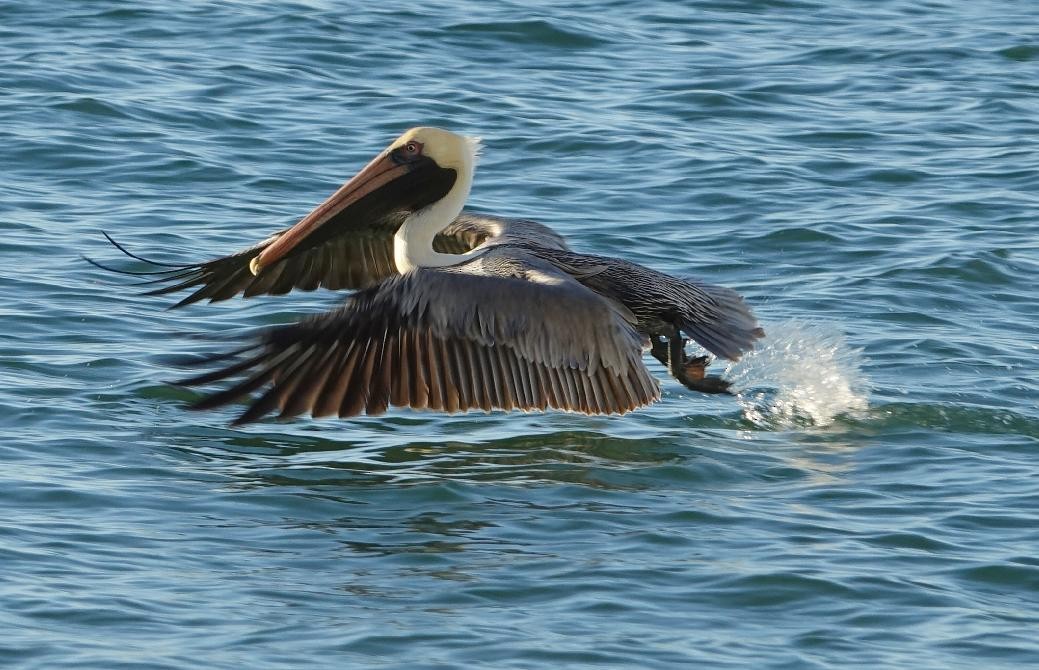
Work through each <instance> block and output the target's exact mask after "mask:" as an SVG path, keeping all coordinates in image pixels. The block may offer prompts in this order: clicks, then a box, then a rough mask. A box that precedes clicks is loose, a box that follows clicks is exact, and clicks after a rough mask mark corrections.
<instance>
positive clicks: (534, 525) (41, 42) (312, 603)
mask: <svg viewBox="0 0 1039 670" xmlns="http://www.w3.org/2000/svg"><path fill="white" fill-rule="evenodd" d="M1037 26H1039V6H1036V5H1034V4H1033V3H1029V2H1011V1H999V0H990V1H982V2H959V1H954V0H935V1H931V2H923V3H922V2H915V1H914V2H911V1H909V0H887V1H881V2H855V1H853V0H837V1H835V2H830V1H826V2H823V1H821V0H819V1H816V0H714V1H711V2H690V3H675V2H667V1H665V0H639V1H636V0H612V1H609V2H595V3H593V2H566V3H550V2H530V1H529V0H528V1H525V2H523V3H519V2H509V3H477V2H465V1H462V0H450V1H447V0H445V1H439V2H437V1H433V2H426V3H402V2H396V1H393V0H391V1H388V2H380V3H363V4H362V3H356V4H355V3H335V2H323V1H320V0H315V1H313V2H304V1H301V2H297V3H291V4H289V3H262V4H261V3H256V4H253V3H245V2H227V3H210V2H190V1H189V2H178V3H137V4H133V3H122V2H86V1H84V2H68V3H56V4H48V3H38V2H30V1H28V0H15V1H13V2H12V1H7V2H0V63H2V67H0V147H2V152H3V154H2V155H3V161H2V164H0V232H2V235H0V314H2V315H3V325H4V328H3V335H2V336H0V381H2V383H0V427H2V433H0V434H2V436H3V439H2V441H0V459H2V461H0V462H2V468H0V509H2V510H3V515H2V519H3V522H2V523H0V566H2V569H0V665H3V666H4V667H12V668H57V667H62V668H65V667H76V668H97V669H101V668H104V669H109V668H201V667H204V668H228V669H231V668H235V669H237V668H304V667H329V668H332V667H335V668H343V667H363V668H409V669H415V668H423V669H425V668H429V669H432V668H436V669H447V668H467V669H468V668H553V669H555V668H564V667H565V668H638V669H646V668H650V669H656V668H686V667H748V668H848V667H865V666H868V667H882V668H894V667H899V668H909V667H912V668H972V669H973V668H999V667H1006V668H1019V667H1027V666H1036V665H1039V635H1037V634H1036V631H1037V630H1039V558H1037V555H1039V551H1037V549H1039V467H1037V461H1039V449H1037V447H1039V382H1037V379H1039V374H1037V373H1039V363H1037V359H1039V325H1037V319H1036V315H1037V314H1039V292H1037V290H1036V277H1037V272H1039V140H1037V138H1039V28H1037ZM418 124H424V125H441V126H445V127H448V128H451V129H453V130H455V131H458V132H462V133H466V134H474V135H481V136H482V137H483V138H484V144H485V150H484V153H483V159H482V163H481V165H480V167H479V170H478V172H477V180H476V185H475V187H474V191H473V198H472V206H473V207H474V208H475V209H478V210H483V211H488V212H493V213H497V214H504V215H514V216H524V217H528V218H533V219H537V220H540V221H543V222H545V223H548V224H550V225H552V226H553V227H554V228H556V229H557V230H559V231H560V232H562V233H564V234H565V235H567V237H568V239H569V240H570V241H571V243H572V245H573V246H574V247H575V248H576V249H578V250H581V251H587V252H593V253H604V254H614V255H619V256H623V257H625V258H628V259H630V260H633V261H636V262H640V263H643V264H646V265H650V266H652V267H655V268H658V269H661V270H664V271H668V272H672V273H676V274H686V275H694V276H699V277H702V278H704V279H706V280H709V281H712V282H715V283H720V284H725V285H728V286H732V287H734V288H736V289H737V290H739V291H740V292H742V293H743V294H744V295H745V296H746V297H747V299H748V301H749V302H751V303H752V304H753V305H754V306H755V308H756V310H757V312H758V314H759V315H760V317H761V320H762V322H763V324H764V325H765V327H766V329H767V330H768V332H769V337H768V338H767V339H766V340H765V341H763V343H762V346H761V348H760V349H759V350H758V351H757V352H756V353H755V354H753V355H752V356H750V357H748V358H747V359H746V360H744V361H742V362H740V363H739V364H736V365H734V366H731V367H730V368H729V369H727V371H726V374H727V375H728V376H729V377H730V378H731V379H733V380H734V382H735V383H736V385H737V387H738V388H739V390H740V395H739V396H738V397H737V398H726V397H703V396H699V395H696V394H693V393H690V392H688V391H685V390H684V389H683V388H682V387H680V386H677V385H676V384H675V383H674V382H671V381H665V382H664V397H663V399H662V401H661V402H660V403H659V404H657V405H655V406H653V407H651V408H648V409H645V410H642V411H639V412H637V413H635V414H632V415H629V416H625V417H617V418H589V417H581V416H573V415H567V414H561V413H550V414H545V415H524V414H502V413H494V414H490V415H485V414H482V413H476V414H469V415H461V416H451V417H447V416H442V415H436V414H431V413H422V412H408V411H393V412H391V413H390V414H389V415H387V416H385V417H382V418H373V419H367V418H362V419H358V420H351V421H339V420H323V421H312V420H309V419H304V420H297V421H293V422H289V423H276V422H268V423H261V424H257V425H254V426H249V427H247V428H243V429H231V428H229V427H228V422H229V420H230V419H231V418H232V416H233V415H234V412H235V411H236V410H235V408H229V409H227V410H222V411H218V412H212V413H204V414H198V413H190V412H188V411H186V410H185V405H186V404H187V403H189V402H190V401H191V400H192V399H193V398H194V397H196V396H194V395H193V394H192V393H191V392H188V391H185V390H181V389H177V388H173V387H170V386H168V385H166V384H165V381H167V380H169V379H172V378H176V377H177V376H179V375H180V374H182V371H180V370H178V369H177V368H176V365H175V363H176V360H177V358H178V357H180V356H181V355H183V354H184V353H189V352H199V351H207V350H212V347H213V343H212V342H209V341H207V340H205V339H199V338H196V337H193V336H194V335H197V334H199V333H202V334H223V333H228V332H237V331H239V330H242V329H244V328H248V327H255V326H259V325H262V324H269V323H278V322H285V321H290V320H292V319H294V318H298V316H299V315H301V314H305V313H309V312H314V311H318V310H322V309H327V308H329V307H330V306H332V305H334V304H336V302H337V301H338V300H340V299H341V296H337V295H335V294H332V293H328V292H318V293H312V294H295V295H291V296H285V297H279V298H267V299H255V300H250V301H241V300H235V301H229V302H226V303H221V304H218V305H196V306H192V307H190V308H187V309H184V310H179V311H166V310H165V307H167V306H168V305H169V304H171V303H172V301H171V300H169V299H168V298H147V297H142V296H140V295H138V294H137V290H136V289H134V288H132V287H130V286H128V282H127V281H124V279H126V278H124V277H118V276H112V275H108V274H106V273H104V272H102V271H101V270H98V269H96V268H94V267H92V266H90V265H88V264H86V263H85V262H83V261H82V260H81V259H80V255H81V254H86V255H89V256H91V257H94V258H98V259H102V260H105V261H107V262H111V263H115V264H120V266H121V267H127V268H134V267H136V266H135V264H134V262H133V261H129V260H127V259H124V258H121V257H119V254H118V252H116V251H115V250H113V249H112V248H111V247H109V246H108V245H107V243H106V242H105V241H104V239H103V237H102V235H101V233H100V231H102V230H105V231H108V232H109V233H111V234H112V235H113V236H114V237H116V239H118V240H120V241H122V242H123V243H125V244H126V245H128V246H129V247H131V248H132V249H133V250H135V251H137V252H138V253H141V254H143V255H145V256H153V257H156V258H157V259H159V260H163V261H168V262H184V261H196V260H204V259H207V258H210V257H214V256H217V255H221V254H224V253H228V252H230V251H233V250H236V249H238V248H240V247H243V246H245V245H248V244H252V243H253V242H255V241H258V240H260V239H262V238H263V237H265V236H266V235H267V234H268V233H269V232H271V231H274V230H277V229H279V228H281V227H284V226H286V225H288V224H290V223H292V222H294V221H295V220H296V219H297V218H298V217H300V216H301V215H302V214H304V213H306V212H307V211H309V209H310V208H311V207H312V206H313V205H314V204H316V203H317V202H319V201H320V200H321V199H323V198H324V197H325V196H326V195H328V193H330V192H331V191H332V190H333V189H334V188H335V187H336V186H338V184H339V183H340V182H341V181H342V180H343V179H345V178H346V177H348V176H350V175H351V174H352V173H353V172H354V171H355V170H356V169H357V168H359V167H360V166H361V165H363V164H364V162H365V161H367V160H368V159H369V158H370V157H371V156H372V155H373V154H374V153H375V152H376V151H378V150H379V149H381V148H382V147H383V146H384V145H385V144H386V143H387V142H388V141H389V140H390V139H392V138H393V137H395V136H396V135H397V134H398V133H399V132H401V131H402V130H404V129H405V128H407V127H409V126H412V125H418ZM719 365H720V364H719ZM653 366H654V367H653V369H654V370H656V372H657V373H658V374H659V375H660V376H661V377H664V373H663V370H661V369H660V368H659V367H658V366H656V364H655V363H653ZM722 369H724V368H722Z"/></svg>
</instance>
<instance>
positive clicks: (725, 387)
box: [651, 331, 731, 393]
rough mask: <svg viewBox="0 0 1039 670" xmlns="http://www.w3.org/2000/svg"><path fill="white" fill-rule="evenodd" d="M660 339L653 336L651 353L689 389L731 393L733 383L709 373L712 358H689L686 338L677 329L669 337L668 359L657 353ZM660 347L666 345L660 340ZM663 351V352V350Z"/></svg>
mask: <svg viewBox="0 0 1039 670" xmlns="http://www.w3.org/2000/svg"><path fill="white" fill-rule="evenodd" d="M657 345H658V340H657V339H656V338H653V349H652V350H651V353H652V354H653V356H654V357H655V358H656V359H657V360H659V361H660V362H661V363H664V365H666V366H667V371H668V372H670V373H671V376H672V377H674V378H675V379H677V380H678V381H679V382H680V383H681V384H682V385H683V386H685V387H686V388H687V389H691V390H693V391H699V392H700V393H730V391H729V387H730V386H731V384H729V382H727V381H725V380H724V379H722V378H721V377H719V376H718V375H708V374H707V364H708V363H710V360H709V359H708V358H707V357H706V356H697V357H696V358H689V357H688V356H686V355H685V338H683V337H682V336H681V334H679V333H678V332H677V331H676V332H675V334H674V335H671V336H669V337H668V338H667V345H666V347H667V360H664V359H662V358H661V357H660V356H658V355H657V353H658V352H657ZM659 345H660V349H661V350H663V349H664V347H665V345H664V343H663V342H659ZM661 353H663V352H661Z"/></svg>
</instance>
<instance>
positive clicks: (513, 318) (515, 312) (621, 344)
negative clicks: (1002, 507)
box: [185, 249, 660, 423]
mask: <svg viewBox="0 0 1039 670" xmlns="http://www.w3.org/2000/svg"><path fill="white" fill-rule="evenodd" d="M490 255H491V252H488V254H485V257H481V258H482V259H483V260H482V261H481V259H477V261H472V262H470V263H467V264H466V265H465V266H456V267H453V268H445V269H428V268H427V269H419V270H417V271H415V272H411V273H408V274H407V275H403V276H396V277H393V278H390V279H387V280H385V281H384V282H383V283H381V284H380V285H378V286H375V287H371V288H369V289H365V290H362V291H360V292H358V293H356V294H354V295H353V296H351V298H350V299H348V301H347V303H346V304H345V305H344V306H343V307H342V308H340V309H338V310H336V311H334V312H329V313H327V314H323V315H318V316H315V317H311V318H308V319H305V320H303V321H300V322H298V323H295V324H290V325H286V326H279V327H275V328H271V329H267V330H266V331H264V332H262V333H261V334H260V335H259V338H258V341H257V344H256V345H255V346H253V347H247V348H244V349H241V350H239V351H237V352H233V353H232V354H231V355H229V356H228V357H222V358H218V359H215V360H216V361H217V362H218V363H219V364H220V365H222V366H223V367H221V368H220V369H218V370H216V371H214V372H209V373H205V374H202V375H198V376H196V377H194V378H192V379H188V380H185V383H186V384H187V385H198V384H201V383H211V382H227V381H228V380H232V381H231V382H230V386H229V387H227V388H225V389H223V390H220V391H217V392H215V393H213V394H212V395H210V396H208V397H206V398H204V399H202V400H201V401H200V402H199V403H197V406H198V407H200V408H211V407H215V406H217V405H222V404H227V403H230V402H233V401H235V400H237V399H239V398H241V397H242V396H244V395H248V394H252V393H255V392H257V391H260V395H259V397H258V398H256V399H255V400H253V401H252V402H251V403H250V405H249V407H248V408H247V409H246V411H245V412H244V413H243V414H242V415H241V416H240V417H239V419H238V420H237V422H236V423H244V422H248V421H253V420H256V419H258V418H260V417H262V416H265V415H267V414H270V413H273V412H275V411H278V412H280V416H281V417H282V418H284V417H290V416H295V415H297V414H301V413H304V412H307V411H308V410H309V411H310V413H311V414H313V415H314V416H325V415H328V414H338V415H339V416H341V417H348V416H355V415H357V414H360V413H362V412H364V413H367V414H381V413H382V412H384V411H385V410H386V409H387V407H389V406H390V405H394V406H404V407H412V408H416V409H421V408H429V409H438V410H445V411H448V412H457V411H466V410H471V409H482V410H484V411H490V410H492V409H504V410H509V409H517V408H518V409H523V410H543V409H546V408H549V407H551V408H556V409H563V410H569V411H574V412H584V413H588V414H609V413H624V412H627V411H630V410H632V409H635V408H637V407H640V406H642V405H645V404H648V403H650V402H653V401H654V400H656V399H657V398H658V397H659V394H660V391H659V387H658V385H657V383H656V380H654V379H653V378H652V377H651V376H650V374H649V372H648V370H647V369H646V367H645V365H644V364H643V362H642V356H641V354H642V338H641V337H640V336H639V335H638V333H637V332H636V330H635V327H634V325H633V324H631V323H630V322H629V321H628V320H627V319H626V318H625V315H624V314H623V312H622V311H620V310H618V309H616V308H615V307H614V306H612V305H611V304H610V302H609V301H607V300H604V299H602V298H600V297H599V296H598V295H597V294H595V293H594V292H592V291H590V290H589V289H587V288H585V287H584V286H582V285H581V284H579V283H578V282H576V281H575V280H573V279H571V278H570V277H569V276H567V275H565V274H564V273H562V272H559V271H556V270H555V269H554V268H553V267H552V266H550V265H548V264H545V263H541V262H539V261H538V260H537V259H536V257H531V256H529V255H528V254H527V253H526V252H521V251H517V250H514V249H513V250H508V249H502V250H498V251H497V252H496V253H494V254H493V255H494V258H493V259H489V258H486V257H487V256H490ZM478 261H479V262H478ZM239 356H242V357H244V360H238V357H239ZM233 380H240V381H233Z"/></svg>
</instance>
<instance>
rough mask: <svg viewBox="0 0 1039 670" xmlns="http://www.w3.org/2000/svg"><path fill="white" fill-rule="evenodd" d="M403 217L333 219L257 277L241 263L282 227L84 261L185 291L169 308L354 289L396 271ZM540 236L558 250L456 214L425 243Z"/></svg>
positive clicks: (554, 239) (504, 222)
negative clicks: (207, 253)
mask: <svg viewBox="0 0 1039 670" xmlns="http://www.w3.org/2000/svg"><path fill="white" fill-rule="evenodd" d="M402 221H403V216H402V215H399V214H394V215H390V216H384V217H381V218H378V219H374V220H371V221H368V222H367V223H366V224H365V225H363V226H362V225H360V224H356V223H354V224H352V225H349V226H348V225H342V224H341V225H339V227H338V229H337V234H336V235H335V236H333V237H329V238H327V239H324V240H320V241H319V242H318V243H316V244H309V246H308V245H301V248H300V250H299V251H298V252H297V253H294V254H292V255H289V256H287V257H286V258H284V259H282V260H280V261H278V262H277V263H274V264H272V265H270V266H268V267H266V268H264V270H263V272H262V273H260V275H259V276H254V275H253V274H252V272H251V271H250V270H249V263H250V262H251V261H252V260H253V259H254V258H255V257H256V256H258V255H259V254H260V252H262V251H263V250H264V249H266V248H267V247H269V246H270V245H271V244H273V243H274V242H275V241H276V240H277V239H278V238H279V237H281V236H282V235H283V234H284V233H285V232H286V231H287V230H288V229H286V230H282V231H279V232H278V233H275V234H274V235H272V236H271V237H269V238H267V239H266V240H264V241H263V242H260V243H259V244H257V245H255V246H252V247H249V248H248V249H244V250H242V251H239V252H237V253H234V254H231V255H229V256H224V257H222V258H217V259H214V260H211V261H206V262H204V263H197V264H188V265H172V266H171V265H167V264H163V263H157V262H155V261H149V260H148V259H145V258H141V257H140V256H137V255H135V254H133V253H131V252H130V251H128V250H127V249H125V248H124V247H123V246H122V245H120V244H119V243H118V242H116V241H115V240H113V239H112V238H111V237H108V235H107V234H106V235H105V237H107V238H108V240H109V242H111V243H112V245H113V246H115V247H116V248H117V249H119V250H120V251H122V252H123V253H124V254H126V255H127V256H130V257H131V258H135V259H137V260H140V261H144V262H146V263H149V264H151V265H152V266H153V267H154V268H162V269H158V270H154V271H150V272H127V271H124V270H117V269H115V268H111V267H109V266H107V265H103V264H101V263H98V262H96V261H93V260H91V259H89V258H88V259H87V260H88V261H89V262H91V263H93V264H94V265H97V266H98V267H101V268H103V269H105V270H112V271H115V272H122V273H125V274H135V275H149V276H150V278H149V280H148V281H147V282H146V284H154V285H157V287H156V288H154V289H151V290H149V291H147V292H146V293H145V295H165V294H168V293H176V292H178V291H183V290H187V289H193V290H192V292H191V293H190V294H188V295H187V296H186V297H185V298H183V299H182V300H181V301H180V302H178V303H177V304H175V305H174V307H182V306H184V305H189V304H191V303H195V302H199V301H202V300H208V301H210V302H217V301H219V300H227V299H228V298H233V297H234V296H236V295H239V294H240V295H242V296H244V297H246V298H248V297H252V296H256V295H282V294H285V293H288V292H289V291H292V290H293V289H299V290H302V291H313V290H314V289H316V288H318V287H322V288H327V289H331V290H341V289H359V288H365V287H368V286H372V285H374V284H376V283H377V282H379V281H381V280H383V279H385V278H386V277H390V276H392V275H395V274H397V266H396V265H395V264H394V260H393V235H394V233H396V232H397V229H398V228H399V227H400V225H401V222H402ZM514 237H515V238H517V239H518V240H521V241H528V238H529V239H531V240H534V239H540V240H541V242H542V244H543V245H548V246H553V247H558V248H562V249H565V248H566V242H564V241H563V238H561V237H560V236H559V235H557V234H556V233H554V232H552V231H551V230H550V229H548V228H546V227H545V226H542V225H541V224H538V223H535V222H532V221H523V220H519V219H506V218H501V217H496V216H488V215H474V214H462V215H461V216H459V217H458V218H457V219H455V221H454V222H452V223H451V224H450V225H449V226H448V227H447V228H445V229H444V231H443V232H441V233H440V234H439V235H438V236H437V237H436V238H435V239H434V241H433V247H434V249H436V250H437V251H440V252H442V253H453V254H462V253H465V252H467V251H470V250H471V249H473V248H475V247H476V246H478V245H480V244H483V243H484V242H486V241H488V240H489V239H492V238H493V239H495V240H499V241H512V238H514Z"/></svg>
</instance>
